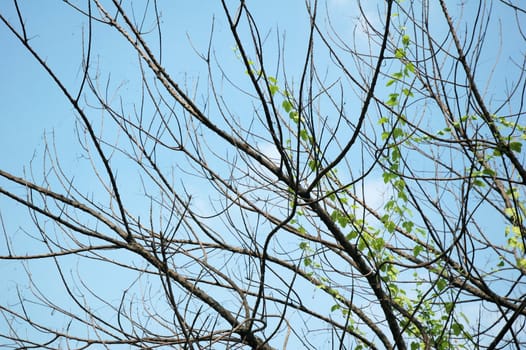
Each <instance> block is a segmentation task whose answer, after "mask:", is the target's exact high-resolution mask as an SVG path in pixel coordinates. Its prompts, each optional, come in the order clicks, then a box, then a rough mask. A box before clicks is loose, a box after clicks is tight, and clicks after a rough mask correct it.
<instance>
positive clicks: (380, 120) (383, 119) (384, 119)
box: [378, 117, 389, 125]
mask: <svg viewBox="0 0 526 350" xmlns="http://www.w3.org/2000/svg"><path fill="white" fill-rule="evenodd" d="M387 122H389V118H387V117H382V118H380V119H378V124H380V125H382V124H385V123H387Z"/></svg>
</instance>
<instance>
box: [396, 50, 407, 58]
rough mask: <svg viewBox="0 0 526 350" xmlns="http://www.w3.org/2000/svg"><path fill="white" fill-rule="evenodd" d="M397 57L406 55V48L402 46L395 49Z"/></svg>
mask: <svg viewBox="0 0 526 350" xmlns="http://www.w3.org/2000/svg"><path fill="white" fill-rule="evenodd" d="M395 57H396V58H399V59H400V58H403V57H405V50H404V49H401V48H398V49H396V50H395Z"/></svg>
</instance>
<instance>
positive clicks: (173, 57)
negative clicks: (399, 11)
mask: <svg viewBox="0 0 526 350" xmlns="http://www.w3.org/2000/svg"><path fill="white" fill-rule="evenodd" d="M249 3H250V7H251V8H252V11H253V14H254V16H255V18H256V21H260V22H259V23H263V25H262V27H263V28H265V30H269V31H271V30H272V32H271V34H270V36H269V37H268V38H267V39H266V40H267V42H266V43H265V47H266V48H268V51H266V53H267V54H268V61H267V62H270V63H269V66H272V65H273V61H272V58H273V57H274V56H275V55H276V54H277V51H276V45H275V31H274V30H275V29H276V28H279V30H283V31H285V32H286V39H285V40H286V41H285V60H284V61H285V65H286V67H285V70H286V72H287V74H289V75H290V76H289V77H290V78H291V79H294V78H296V79H297V77H298V76H299V71H298V70H299V69H300V67H301V64H299V62H302V60H303V59H304V55H305V45H306V43H305V41H304V40H303V39H304V37H305V31H306V28H307V27H306V26H305V22H304V20H305V18H306V15H305V10H304V3H303V1H285V2H284V1H276V0H273V1H265V2H259V1H252V2H249ZM432 3H434V2H432ZM233 4H234V2H233ZM326 4H327V8H328V10H329V12H330V13H331V16H332V17H331V19H332V20H333V21H334V23H333V25H334V26H335V27H336V28H337V29H338V32H339V33H343V36H344V37H347V38H349V40H351V39H350V38H351V37H352V35H353V30H354V28H355V23H357V22H359V21H360V20H363V19H360V18H359V14H358V12H357V10H356V7H355V2H354V1H350V0H328V1H327V2H326ZM367 4H368V5H367V6H368V7H367V8H366V12H367V14H368V18H369V20H371V21H375V20H377V19H375V17H376V14H377V12H376V8H377V6H382V4H383V2H374V1H371V2H367ZM20 5H21V11H22V13H23V16H24V18H25V19H26V23H27V30H28V36H29V37H30V38H31V42H32V44H34V46H35V47H36V48H37V49H38V51H39V53H40V54H41V55H42V57H44V58H45V59H46V62H47V63H48V64H49V65H50V66H51V67H52V68H53V69H54V70H55V71H56V72H57V74H58V76H59V77H60V78H61V79H62V80H63V81H65V82H66V85H67V86H68V87H70V88H71V89H73V91H75V89H76V88H77V87H78V84H79V82H80V80H81V78H82V66H81V60H82V53H83V47H85V45H83V38H84V40H85V38H86V36H85V35H86V31H87V25H86V23H85V21H83V20H82V19H81V17H80V16H78V15H77V14H76V13H75V12H74V11H73V10H72V9H71V8H68V7H67V6H64V5H63V4H62V3H60V2H56V3H53V4H51V3H50V2H44V1H40V2H36V1H33V2H27V1H26V2H21V4H20ZM196 8H198V9H199V10H198V11H196ZM465 11H466V13H468V12H469V7H467V8H466V9H465ZM0 13H1V14H2V15H4V16H5V17H6V18H7V19H8V20H14V19H15V18H16V17H15V12H14V7H13V4H12V3H10V2H1V3H0ZM214 15H215V22H214V47H213V53H214V57H217V59H218V63H220V64H221V66H222V68H223V69H224V70H225V71H226V72H227V73H230V74H231V75H232V76H234V77H235V78H236V79H238V80H236V81H235V83H236V84H239V86H243V84H247V81H246V79H245V78H246V77H245V76H243V75H241V74H237V75H236V72H239V69H242V68H241V65H240V63H239V61H238V59H237V58H236V57H235V52H234V43H233V41H232V39H231V38H230V33H229V29H228V27H227V25H226V23H225V20H224V17H223V14H222V9H221V8H220V7H219V3H218V2H213V1H204V0H202V1H192V2H190V1H175V2H174V6H173V7H172V8H170V9H167V10H165V12H163V15H162V25H163V28H164V29H166V32H165V34H164V37H163V40H164V51H163V61H164V62H165V65H166V67H167V69H168V70H169V72H170V74H171V75H172V76H173V77H174V78H175V79H176V80H177V81H181V82H186V83H187V84H188V85H189V86H195V84H199V87H200V88H201V87H202V86H206V85H207V81H206V76H207V71H206V65H205V64H204V62H202V61H201V60H200V59H199V58H198V56H197V54H196V53H195V52H194V49H195V50H197V51H198V52H204V51H206V48H207V44H208V39H209V37H210V30H211V18H213V17H214ZM458 15H459V14H458ZM15 22H16V21H15ZM149 25H150V27H149ZM441 25H442V24H438V23H437V28H436V30H437V32H440V31H441V30H442V28H440V26H441ZM500 25H501V27H500V28H502V33H506V32H507V31H509V30H510V29H509V28H508V25H510V23H507V22H502V23H500ZM150 28H153V26H151V23H150V24H148V23H145V30H148V29H150ZM496 28H498V27H496ZM108 33H111V32H109V31H107V30H103V31H101V30H100V28H99V27H98V26H97V25H95V27H94V32H93V34H94V52H93V56H92V65H93V67H94V68H95V69H98V70H100V72H101V76H100V80H99V82H100V84H101V88H102V89H103V90H104V89H105V86H106V84H108V85H107V86H108V87H109V89H108V90H109V91H110V92H111V93H112V94H113V97H114V101H118V99H119V97H120V96H124V97H126V98H125V100H124V103H125V107H132V104H133V103H134V101H137V100H139V99H140V92H141V86H140V81H138V80H137V76H138V74H139V73H140V72H139V71H138V67H137V56H136V55H135V54H133V52H132V51H131V50H130V49H129V47H128V45H127V44H126V43H124V42H123V41H122V40H118V36H117V35H116V34H108ZM83 35H84V37H83ZM487 35H488V36H499V35H501V33H499V32H498V30H497V31H490V32H488V34H487ZM152 37H153V36H152ZM356 40H358V45H364V46H365V45H367V40H366V38H365V37H364V36H363V33H362V35H361V34H360V32H359V31H358V36H357V37H356ZM360 40H363V42H360ZM490 41H491V40H490ZM152 46H153V47H155V42H153V41H152ZM0 48H1V50H2V52H3V53H4V54H3V55H2V56H1V58H0V77H1V78H0V96H1V99H2V101H3V103H2V104H0V168H2V169H4V170H7V171H10V172H12V173H13V174H16V175H19V176H22V175H26V176H27V175H28V174H30V173H31V172H33V173H34V174H35V177H36V178H37V179H42V178H43V176H44V174H42V173H41V172H42V168H43V165H44V164H45V162H48V161H50V159H47V160H46V157H45V156H44V152H45V146H46V144H48V145H51V144H55V145H56V151H57V153H58V155H59V158H60V161H61V163H62V165H63V166H64V169H65V171H66V173H67V174H68V175H70V176H72V177H74V179H75V181H76V183H77V184H80V187H81V189H82V191H85V193H91V194H93V195H94V196H95V197H97V196H99V195H100V196H101V201H103V195H102V194H100V193H99V192H98V191H100V184H99V183H98V182H97V181H96V179H94V178H93V173H92V172H91V171H89V167H90V164H89V162H87V160H86V158H85V157H84V155H83V153H84V152H83V151H82V150H81V149H79V148H78V146H77V145H78V137H80V138H81V139H82V138H83V137H84V135H78V134H77V133H76V131H75V130H76V129H75V123H76V117H75V112H74V110H73V109H72V108H71V106H70V105H69V104H68V102H67V101H66V99H65V98H64V96H63V95H62V94H61V92H60V91H59V90H58V89H57V88H56V87H55V86H54V85H53V83H52V82H51V80H50V78H49V76H47V75H46V74H45V73H44V72H43V71H42V69H41V67H39V65H38V64H37V63H36V62H35V60H34V59H33V58H32V57H30V56H29V55H28V54H27V51H26V50H25V49H24V48H23V47H22V46H21V45H20V43H19V42H17V41H16V40H14V39H13V37H12V35H10V33H8V30H7V28H6V27H5V26H3V25H0ZM499 49H500V48H495V56H494V57H486V56H485V57H483V59H482V60H481V62H480V70H482V71H483V73H482V74H481V76H482V77H484V76H485V75H486V74H487V75H490V74H492V73H493V71H492V69H493V67H494V63H495V60H496V58H497V56H498V51H499ZM500 50H501V54H500V55H501V56H502V57H503V59H502V60H501V61H499V65H498V66H497V67H496V70H495V71H494V76H496V79H498V80H502V84H503V85H504V84H505V80H506V79H512V77H509V75H508V74H506V73H507V69H508V66H507V65H506V64H501V63H500V62H506V61H505V58H506V57H507V56H508V55H509V53H512V52H513V51H514V50H515V48H514V47H513V44H512V43H510V41H505V42H504V46H503V47H502V48H501V49H500ZM319 59H320V60H322V59H324V56H323V55H321V54H320V56H319ZM325 59H327V57H325ZM327 62H329V61H327ZM327 65H328V66H329V67H328V69H327V80H328V81H330V80H331V79H336V78H335V77H334V76H333V71H331V68H330V63H328V64H327ZM220 73H221V72H219V71H218V70H216V71H214V72H213V74H214V75H215V76H216V77H219V76H220ZM218 87H220V88H221V91H222V93H223V94H225V96H227V95H228V94H230V95H228V96H227V97H231V96H232V95H234V94H239V92H236V91H235V90H234V89H232V87H231V86H230V83H229V82H228V81H226V80H223V81H222V83H221V84H220V85H219V86H218ZM380 89H383V87H380ZM502 91H504V88H503V90H502ZM387 93H388V91H387V90H386V96H387ZM493 95H494V96H495V97H494V101H495V104H497V105H498V103H499V101H500V100H501V99H502V94H501V92H500V91H495V92H493ZM239 96H240V101H241V100H242V99H241V97H242V95H241V94H240V95H239ZM86 102H87V105H90V104H91V102H94V101H93V96H91V95H88V97H87V101H86ZM348 105H352V101H348ZM247 107H249V106H247V105H246V104H243V103H241V102H240V104H239V105H237V106H232V110H233V111H234V112H236V113H238V114H242V113H243V111H244V110H246V108H247ZM87 109H88V110H89V114H90V116H91V117H92V118H94V120H95V119H96V118H98V117H99V115H98V114H97V111H96V110H94V109H89V108H87ZM101 120H102V118H101ZM95 125H96V127H97V130H101V131H100V132H101V133H104V134H108V133H110V134H111V133H113V132H117V131H116V130H115V129H114V128H113V127H111V126H109V125H106V124H105V125H102V123H99V124H97V123H96V124H95ZM441 126H442V125H440V124H437V127H436V129H437V130H438V129H439V128H440V127H441ZM262 147H264V145H262ZM53 152H54V150H52V153H53ZM268 152H269V153H271V152H272V150H271V149H269V150H268ZM123 164H124V163H123ZM31 165H32V167H31ZM167 166H168V165H167ZM118 177H119V181H121V182H120V183H122V184H123V185H124V187H125V188H126V189H127V190H128V191H127V194H126V195H127V198H128V199H130V200H131V201H132V202H131V203H133V204H132V207H134V209H136V210H137V211H140V210H141V209H142V210H144V209H146V208H147V207H148V204H149V203H146V202H144V199H143V197H142V196H141V186H140V183H139V182H138V181H137V178H136V177H135V176H134V174H125V173H123V171H122V170H120V173H119V174H118ZM185 181H187V182H186V183H184V185H185V187H186V188H188V189H191V190H192V191H195V192H196V196H197V203H199V205H202V206H203V208H205V209H206V208H207V206H209V205H210V204H209V203H208V201H207V199H208V198H207V195H208V194H207V193H202V192H203V191H201V192H200V183H199V182H198V180H195V182H189V181H188V180H185ZM0 185H1V186H4V183H1V182H0ZM9 186H11V185H9V184H8V185H7V188H8V189H10V188H9ZM382 186H383V182H382V180H381V178H380V177H379V176H377V177H373V178H372V179H370V180H368V182H367V183H365V192H366V193H367V196H368V197H369V198H368V200H369V201H370V202H372V203H374V204H375V205H380V204H381V203H382V200H383V197H384V195H385V192H386V191H388V188H382ZM17 190H18V189H17ZM0 209H1V212H2V215H3V217H4V221H5V223H4V224H5V227H6V231H7V232H9V233H12V232H14V233H15V234H14V235H13V237H14V243H15V244H17V245H18V249H22V250H23V249H27V250H28V252H31V251H34V250H37V249H40V248H37V247H33V246H31V245H26V244H29V243H28V241H27V240H25V239H22V238H21V237H22V234H21V231H20V230H21V228H24V227H25V228H26V229H27V227H26V221H27V220H28V216H27V212H26V210H24V209H22V208H20V207H18V206H15V205H13V204H12V202H10V201H8V200H6V199H5V198H3V197H0ZM19 233H20V234H19ZM57 235H60V232H57ZM17 240H19V241H17ZM2 249H4V247H3V246H2ZM118 257H119V256H118ZM72 263H73V264H74V263H75V261H74V259H73V260H72ZM28 266H30V269H31V271H32V272H33V274H34V277H35V278H37V279H40V281H41V282H43V284H44V285H46V293H47V295H51V296H52V295H53V294H54V293H55V296H56V297H60V295H61V293H64V290H63V288H62V287H61V286H60V285H54V284H53V283H47V281H53V280H54V278H56V273H54V272H52V271H53V269H52V266H51V265H49V264H46V263H43V262H41V261H36V262H30V263H28ZM77 267H78V269H79V271H81V272H82V274H83V276H84V277H85V278H86V279H87V280H88V281H91V283H93V285H94V286H95V288H96V289H97V290H98V291H99V293H104V292H107V293H108V297H109V298H110V299H111V298H116V299H118V298H119V295H120V291H119V290H109V289H107V288H105V287H106V286H108V285H111V284H112V282H114V281H115V276H114V275H112V274H104V273H101V269H102V268H101V267H98V266H97V263H95V262H92V264H91V265H84V264H80V265H78V266H77ZM71 271H76V270H75V269H74V268H72V270H71ZM0 272H1V273H3V275H4V276H6V275H7V276H8V278H6V282H5V284H4V287H0V294H3V295H5V296H3V297H2V299H0V303H1V302H4V300H5V299H4V298H8V299H9V301H10V302H14V299H13V298H15V297H16V295H15V294H14V290H15V288H16V286H22V287H23V286H24V283H25V282H26V281H25V277H23V276H22V272H23V270H22V267H21V265H20V264H18V263H12V262H6V263H4V262H3V263H2V265H0ZM75 273H76V272H75ZM119 278H121V279H122V281H120V282H121V283H122V285H126V284H127V283H131V281H132V280H133V276H132V275H119ZM1 288H4V290H2V289H1ZM137 288H139V287H137ZM139 289H140V288H139ZM3 291H6V292H7V293H3ZM324 306H326V305H324ZM48 316H50V315H48V314H46V313H42V317H48ZM0 325H2V323H1V321H0Z"/></svg>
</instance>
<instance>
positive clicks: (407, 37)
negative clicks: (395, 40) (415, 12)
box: [402, 34, 410, 46]
mask: <svg viewBox="0 0 526 350" xmlns="http://www.w3.org/2000/svg"><path fill="white" fill-rule="evenodd" d="M409 42H410V38H409V35H407V34H406V35H404V36H403V37H402V44H404V46H408V45H409Z"/></svg>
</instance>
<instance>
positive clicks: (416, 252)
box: [413, 245, 424, 258]
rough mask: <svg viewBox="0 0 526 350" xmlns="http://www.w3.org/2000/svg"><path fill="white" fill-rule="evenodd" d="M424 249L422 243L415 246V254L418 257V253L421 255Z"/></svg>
mask: <svg viewBox="0 0 526 350" xmlns="http://www.w3.org/2000/svg"><path fill="white" fill-rule="evenodd" d="M423 250H424V247H422V246H421V245H416V246H415V247H414V248H413V256H414V257H415V258H416V257H417V256H418V255H420V253H421V252H422V251H423Z"/></svg>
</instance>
